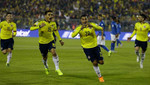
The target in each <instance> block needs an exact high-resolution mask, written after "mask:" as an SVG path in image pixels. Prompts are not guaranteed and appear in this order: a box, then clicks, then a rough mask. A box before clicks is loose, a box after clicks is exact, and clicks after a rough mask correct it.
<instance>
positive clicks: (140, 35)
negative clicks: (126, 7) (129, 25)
mask: <svg viewBox="0 0 150 85" xmlns="http://www.w3.org/2000/svg"><path fill="white" fill-rule="evenodd" d="M149 31H150V25H149V24H148V23H140V22H137V23H136V24H135V28H134V31H133V33H132V35H131V36H130V37H133V36H134V35H135V34H136V39H137V40H139V41H144V42H145V41H148V32H149Z"/></svg>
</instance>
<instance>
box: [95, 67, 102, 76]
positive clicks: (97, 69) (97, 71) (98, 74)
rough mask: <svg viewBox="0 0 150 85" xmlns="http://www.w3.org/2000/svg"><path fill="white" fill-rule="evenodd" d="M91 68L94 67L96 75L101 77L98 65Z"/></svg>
mask: <svg viewBox="0 0 150 85" xmlns="http://www.w3.org/2000/svg"><path fill="white" fill-rule="evenodd" d="M93 68H94V70H95V72H96V74H97V76H98V77H101V73H100V69H99V67H98V66H93Z"/></svg>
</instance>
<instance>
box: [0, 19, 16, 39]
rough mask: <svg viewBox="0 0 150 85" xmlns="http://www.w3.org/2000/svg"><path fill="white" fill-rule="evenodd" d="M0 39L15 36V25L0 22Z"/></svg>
mask: <svg viewBox="0 0 150 85" xmlns="http://www.w3.org/2000/svg"><path fill="white" fill-rule="evenodd" d="M0 29H1V33H0V37H1V39H10V38H12V35H16V30H17V27H16V24H15V23H14V22H10V23H8V22H7V21H2V22H0Z"/></svg>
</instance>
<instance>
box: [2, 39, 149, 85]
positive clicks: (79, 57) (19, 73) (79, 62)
mask: <svg viewBox="0 0 150 85" xmlns="http://www.w3.org/2000/svg"><path fill="white" fill-rule="evenodd" d="M14 40H15V45H14V51H13V57H12V60H11V63H10V67H6V66H5V63H6V58H7V56H6V55H2V53H1V52H0V85H150V45H149V46H148V49H147V52H146V58H145V61H144V68H143V69H140V66H139V63H137V62H136V55H135V52H134V42H127V41H122V43H123V46H122V47H120V48H116V51H117V53H113V54H112V56H111V57H108V56H107V52H106V51H105V50H103V49H102V48H101V50H102V53H103V56H104V61H105V64H104V65H99V67H100V70H101V73H102V75H103V77H104V80H105V82H104V83H100V82H99V81H98V77H97V75H96V73H95V72H94V69H93V66H92V64H91V62H89V61H88V60H87V59H86V56H85V54H84V53H83V50H82V48H81V45H80V40H78V39H63V40H64V42H65V45H64V46H61V45H60V44H59V43H58V42H57V44H56V46H57V54H58V55H59V60H60V69H61V70H62V72H63V73H64V75H63V76H58V75H57V73H56V72H55V67H54V64H53V61H52V56H51V54H50V53H49V57H48V64H49V69H50V74H49V75H46V74H45V70H44V66H43V63H42V56H41V54H40V51H39V49H38V38H25V37H16V38H14ZM110 43H111V42H110V41H106V46H107V47H108V48H110Z"/></svg>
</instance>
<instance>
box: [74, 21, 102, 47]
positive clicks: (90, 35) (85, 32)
mask: <svg viewBox="0 0 150 85" xmlns="http://www.w3.org/2000/svg"><path fill="white" fill-rule="evenodd" d="M90 24H91V25H92V26H93V27H88V26H86V27H85V28H83V29H82V30H81V27H82V25H79V26H78V27H77V28H76V29H75V31H74V32H73V33H72V37H75V36H76V35H77V34H79V35H80V40H81V46H82V47H83V48H94V47H96V46H97V37H96V34H95V29H97V30H103V28H102V27H100V26H98V25H97V24H95V23H90Z"/></svg>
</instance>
